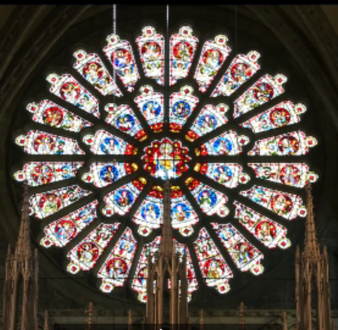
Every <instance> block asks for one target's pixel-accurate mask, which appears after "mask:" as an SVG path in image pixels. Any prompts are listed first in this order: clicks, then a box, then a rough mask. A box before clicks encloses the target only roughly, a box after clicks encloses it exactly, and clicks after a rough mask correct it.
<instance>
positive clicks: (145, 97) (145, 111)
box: [134, 85, 164, 133]
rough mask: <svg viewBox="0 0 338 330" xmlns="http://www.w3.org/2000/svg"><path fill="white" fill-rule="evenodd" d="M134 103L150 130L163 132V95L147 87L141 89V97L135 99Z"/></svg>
mask: <svg viewBox="0 0 338 330" xmlns="http://www.w3.org/2000/svg"><path fill="white" fill-rule="evenodd" d="M134 101H135V103H136V104H137V107H138V109H139V110H140V112H141V113H142V115H143V117H144V118H145V120H146V121H147V123H148V125H149V126H150V128H151V129H152V130H153V131H154V132H155V133H158V132H161V131H162V129H163V121H164V109H163V107H164V98H163V94H162V93H158V92H155V91H154V89H153V87H151V86H149V85H145V86H142V87H141V89H140V95H138V96H137V97H135V99H134Z"/></svg>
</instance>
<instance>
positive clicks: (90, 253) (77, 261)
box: [67, 223, 120, 274]
mask: <svg viewBox="0 0 338 330" xmlns="http://www.w3.org/2000/svg"><path fill="white" fill-rule="evenodd" d="M119 226H120V224H119V223H114V224H104V223H101V224H99V225H98V226H97V227H96V228H95V229H94V230H92V231H91V232H90V233H89V234H88V235H87V236H86V237H85V238H84V239H83V240H82V241H81V242H80V243H79V244H77V245H76V246H75V247H73V248H72V249H71V250H70V251H69V252H68V253H67V258H68V260H69V263H68V265H67V270H68V272H70V273H71V274H76V273H78V272H79V271H80V270H82V271H88V270H90V269H91V268H93V267H94V266H95V264H96V262H97V260H98V259H99V258H100V256H101V254H102V253H103V251H104V250H105V248H106V247H107V245H108V244H109V242H110V241H111V240H112V238H113V237H114V235H115V234H116V232H117V230H118V228H119Z"/></svg>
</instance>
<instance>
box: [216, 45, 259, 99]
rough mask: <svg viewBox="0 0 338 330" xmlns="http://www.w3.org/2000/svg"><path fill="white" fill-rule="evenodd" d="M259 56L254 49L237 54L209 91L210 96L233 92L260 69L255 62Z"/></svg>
mask: <svg viewBox="0 0 338 330" xmlns="http://www.w3.org/2000/svg"><path fill="white" fill-rule="evenodd" d="M260 56H261V55H260V54H259V53H258V52H256V51H250V52H249V53H248V54H247V55H244V54H238V55H237V56H236V57H235V58H234V59H233V60H232V61H231V63H230V65H229V67H228V69H227V70H226V72H225V74H224V75H223V77H222V78H221V80H220V81H219V83H218V84H217V86H216V88H215V89H214V90H213V92H212V93H211V97H216V96H219V95H223V96H230V95H231V94H233V93H234V92H235V91H236V90H237V89H238V88H239V87H240V86H241V85H243V84H244V83H245V82H246V81H247V80H249V79H250V78H251V77H252V76H253V75H254V74H255V73H256V72H257V71H258V70H259V69H260V65H259V64H258V63H257V60H258V59H259V58H260Z"/></svg>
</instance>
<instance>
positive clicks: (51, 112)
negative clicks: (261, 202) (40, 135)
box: [26, 99, 93, 133]
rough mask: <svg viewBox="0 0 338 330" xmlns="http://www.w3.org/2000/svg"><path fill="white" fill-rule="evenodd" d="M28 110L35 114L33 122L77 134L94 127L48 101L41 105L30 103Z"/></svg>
mask: <svg viewBox="0 0 338 330" xmlns="http://www.w3.org/2000/svg"><path fill="white" fill-rule="evenodd" d="M26 109H27V111H29V112H31V113H32V114H33V115H32V120H33V121H35V122H36V123H39V124H43V125H46V126H50V127H55V128H61V129H64V130H66V131H71V132H76V133H78V132H80V131H81V130H82V129H83V128H85V127H90V126H93V124H92V123H90V122H89V121H87V120H85V119H83V118H81V117H80V116H77V115H75V114H74V113H72V112H71V111H69V110H67V109H65V108H64V107H61V106H60V105H58V104H56V103H55V102H52V101H50V100H47V99H45V100H42V101H40V102H39V103H35V102H32V103H29V104H27V106H26Z"/></svg>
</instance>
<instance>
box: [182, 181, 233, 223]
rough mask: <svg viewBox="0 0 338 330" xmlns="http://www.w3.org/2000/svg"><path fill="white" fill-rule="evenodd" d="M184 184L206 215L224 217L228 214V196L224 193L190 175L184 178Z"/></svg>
mask: <svg viewBox="0 0 338 330" xmlns="http://www.w3.org/2000/svg"><path fill="white" fill-rule="evenodd" d="M186 184H187V186H188V188H189V190H190V191H191V193H192V195H193V196H194V198H195V200H196V202H197V204H198V205H199V207H200V208H201V210H202V211H203V212H204V213H205V214H206V215H209V216H211V215H214V214H217V215H218V216H219V217H226V216H227V215H228V214H229V209H228V208H227V206H226V204H227V202H228V197H227V196H226V195H225V194H223V193H221V192H219V191H217V190H216V189H214V188H211V187H210V186H208V185H207V184H205V183H203V182H201V181H199V180H197V179H194V178H192V177H189V178H188V179H187V180H186Z"/></svg>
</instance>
